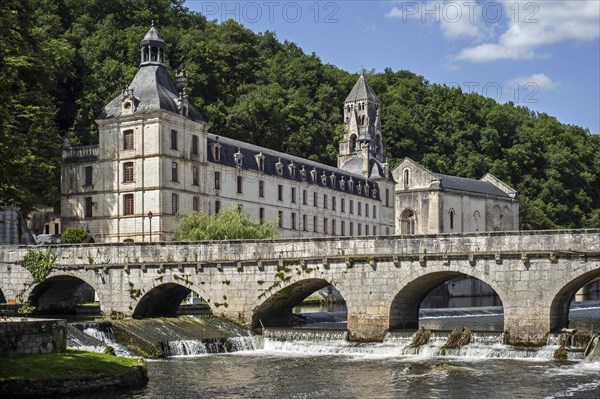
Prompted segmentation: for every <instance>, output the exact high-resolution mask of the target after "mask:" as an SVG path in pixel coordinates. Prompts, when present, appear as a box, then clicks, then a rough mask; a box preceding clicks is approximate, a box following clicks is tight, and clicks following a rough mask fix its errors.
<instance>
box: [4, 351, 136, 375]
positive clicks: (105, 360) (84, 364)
mask: <svg viewBox="0 0 600 399" xmlns="http://www.w3.org/2000/svg"><path fill="white" fill-rule="evenodd" d="M136 364H137V359H133V358H126V357H117V356H110V355H105V354H102V353H93V352H84V351H77V350H70V349H69V350H67V352H66V353H41V354H35V355H23V356H18V357H12V358H4V359H2V367H1V368H0V381H3V380H20V379H40V380H48V379H54V378H73V377H75V378H79V377H90V376H94V375H98V374H122V373H125V372H127V371H128V370H129V369H130V368H131V367H133V366H135V365H136Z"/></svg>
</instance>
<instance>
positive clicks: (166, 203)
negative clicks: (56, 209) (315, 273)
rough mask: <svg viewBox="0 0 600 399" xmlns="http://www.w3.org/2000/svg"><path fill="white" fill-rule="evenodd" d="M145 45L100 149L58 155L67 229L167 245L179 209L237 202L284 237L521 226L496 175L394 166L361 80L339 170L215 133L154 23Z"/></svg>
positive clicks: (373, 100)
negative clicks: (171, 70)
mask: <svg viewBox="0 0 600 399" xmlns="http://www.w3.org/2000/svg"><path fill="white" fill-rule="evenodd" d="M140 48H141V64H140V68H139V70H138V73H137V74H136V76H135V77H134V79H133V81H132V82H131V83H130V85H129V86H128V88H127V89H126V90H124V92H123V93H122V94H121V95H119V96H118V97H116V98H115V99H113V100H112V101H110V102H109V103H108V105H106V106H105V108H104V109H103V110H102V112H101V113H100V115H99V116H98V118H97V120H96V123H97V124H98V128H99V143H98V145H93V146H85V147H68V146H66V147H65V148H64V150H63V168H62V177H61V218H62V225H63V228H66V227H83V228H85V229H87V230H89V231H90V233H91V234H92V235H93V236H94V238H95V239H96V241H97V242H122V241H131V240H132V241H136V242H149V241H163V240H172V239H173V230H174V228H175V227H176V226H177V223H178V221H177V218H176V214H177V212H178V211H181V210H194V211H202V212H208V213H210V214H215V213H218V212H219V210H221V209H223V208H225V207H228V206H232V205H233V206H237V207H239V208H241V209H243V210H245V211H247V212H249V213H250V214H251V215H252V216H253V217H254V219H255V220H256V221H265V220H274V221H277V223H278V224H279V227H280V229H279V234H280V236H282V237H310V236H377V235H391V234H438V233H460V232H469V231H485V230H516V229H518V202H517V200H516V199H515V195H516V193H515V191H514V190H513V189H511V188H510V187H508V186H507V185H506V184H504V183H502V182H501V181H499V180H498V179H496V178H495V177H493V176H491V175H486V176H484V177H483V178H482V179H481V180H471V179H464V178H458V177H453V176H446V175H441V174H436V173H433V172H430V171H428V170H426V169H425V168H423V167H422V166H420V165H419V164H417V163H416V162H414V161H412V160H410V159H408V158H406V159H405V160H404V161H402V163H401V164H400V165H398V166H397V167H396V168H395V169H394V170H393V171H392V170H390V167H389V165H388V163H387V157H386V146H385V141H384V139H383V134H382V130H381V117H380V115H381V114H380V110H381V102H380V100H379V98H378V97H377V95H376V94H375V92H374V91H373V89H372V88H371V87H370V86H369V84H368V82H367V81H366V79H365V77H364V76H362V75H361V76H360V78H359V79H358V81H357V82H356V84H355V86H354V88H353V89H352V91H351V92H350V94H349V95H348V97H347V98H346V100H345V102H344V104H343V118H344V138H343V141H342V142H341V143H340V144H339V152H338V164H337V167H332V166H328V165H324V164H320V163H317V162H313V161H310V160H308V159H304V158H299V157H295V156H291V155H288V154H285V153H281V152H278V151H273V150H270V149H268V148H263V147H258V146H255V145H252V144H248V143H244V142H241V141H237V140H232V139H229V138H227V137H223V136H219V134H218V132H211V133H209V131H208V130H209V128H208V124H207V122H206V121H205V120H204V118H203V116H202V114H201V112H200V111H199V110H198V109H196V108H195V107H194V105H193V104H192V103H191V102H190V101H189V100H188V97H187V95H186V86H187V76H186V75H185V74H183V73H181V74H178V75H177V76H176V78H175V84H174V83H173V81H172V79H171V77H170V76H169V75H168V73H167V68H166V51H165V50H166V46H165V42H164V41H163V40H162V39H161V38H160V36H159V34H158V32H157V30H156V29H155V28H154V27H152V28H150V30H149V31H148V33H147V34H146V36H145V37H144V39H143V40H142V41H141V43H140Z"/></svg>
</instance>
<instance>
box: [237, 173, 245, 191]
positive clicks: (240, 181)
mask: <svg viewBox="0 0 600 399" xmlns="http://www.w3.org/2000/svg"><path fill="white" fill-rule="evenodd" d="M243 188H244V178H243V177H242V176H237V193H238V194H242V193H243Z"/></svg>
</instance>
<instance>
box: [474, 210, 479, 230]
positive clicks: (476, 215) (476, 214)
mask: <svg viewBox="0 0 600 399" xmlns="http://www.w3.org/2000/svg"><path fill="white" fill-rule="evenodd" d="M480 220H481V214H480V213H479V211H475V212H474V213H473V221H474V222H475V231H479V223H480Z"/></svg>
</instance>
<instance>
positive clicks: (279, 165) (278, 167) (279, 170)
mask: <svg viewBox="0 0 600 399" xmlns="http://www.w3.org/2000/svg"><path fill="white" fill-rule="evenodd" d="M275 171H276V172H277V174H278V175H279V176H281V175H283V163H282V162H281V158H279V159H277V163H276V164H275Z"/></svg>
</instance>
